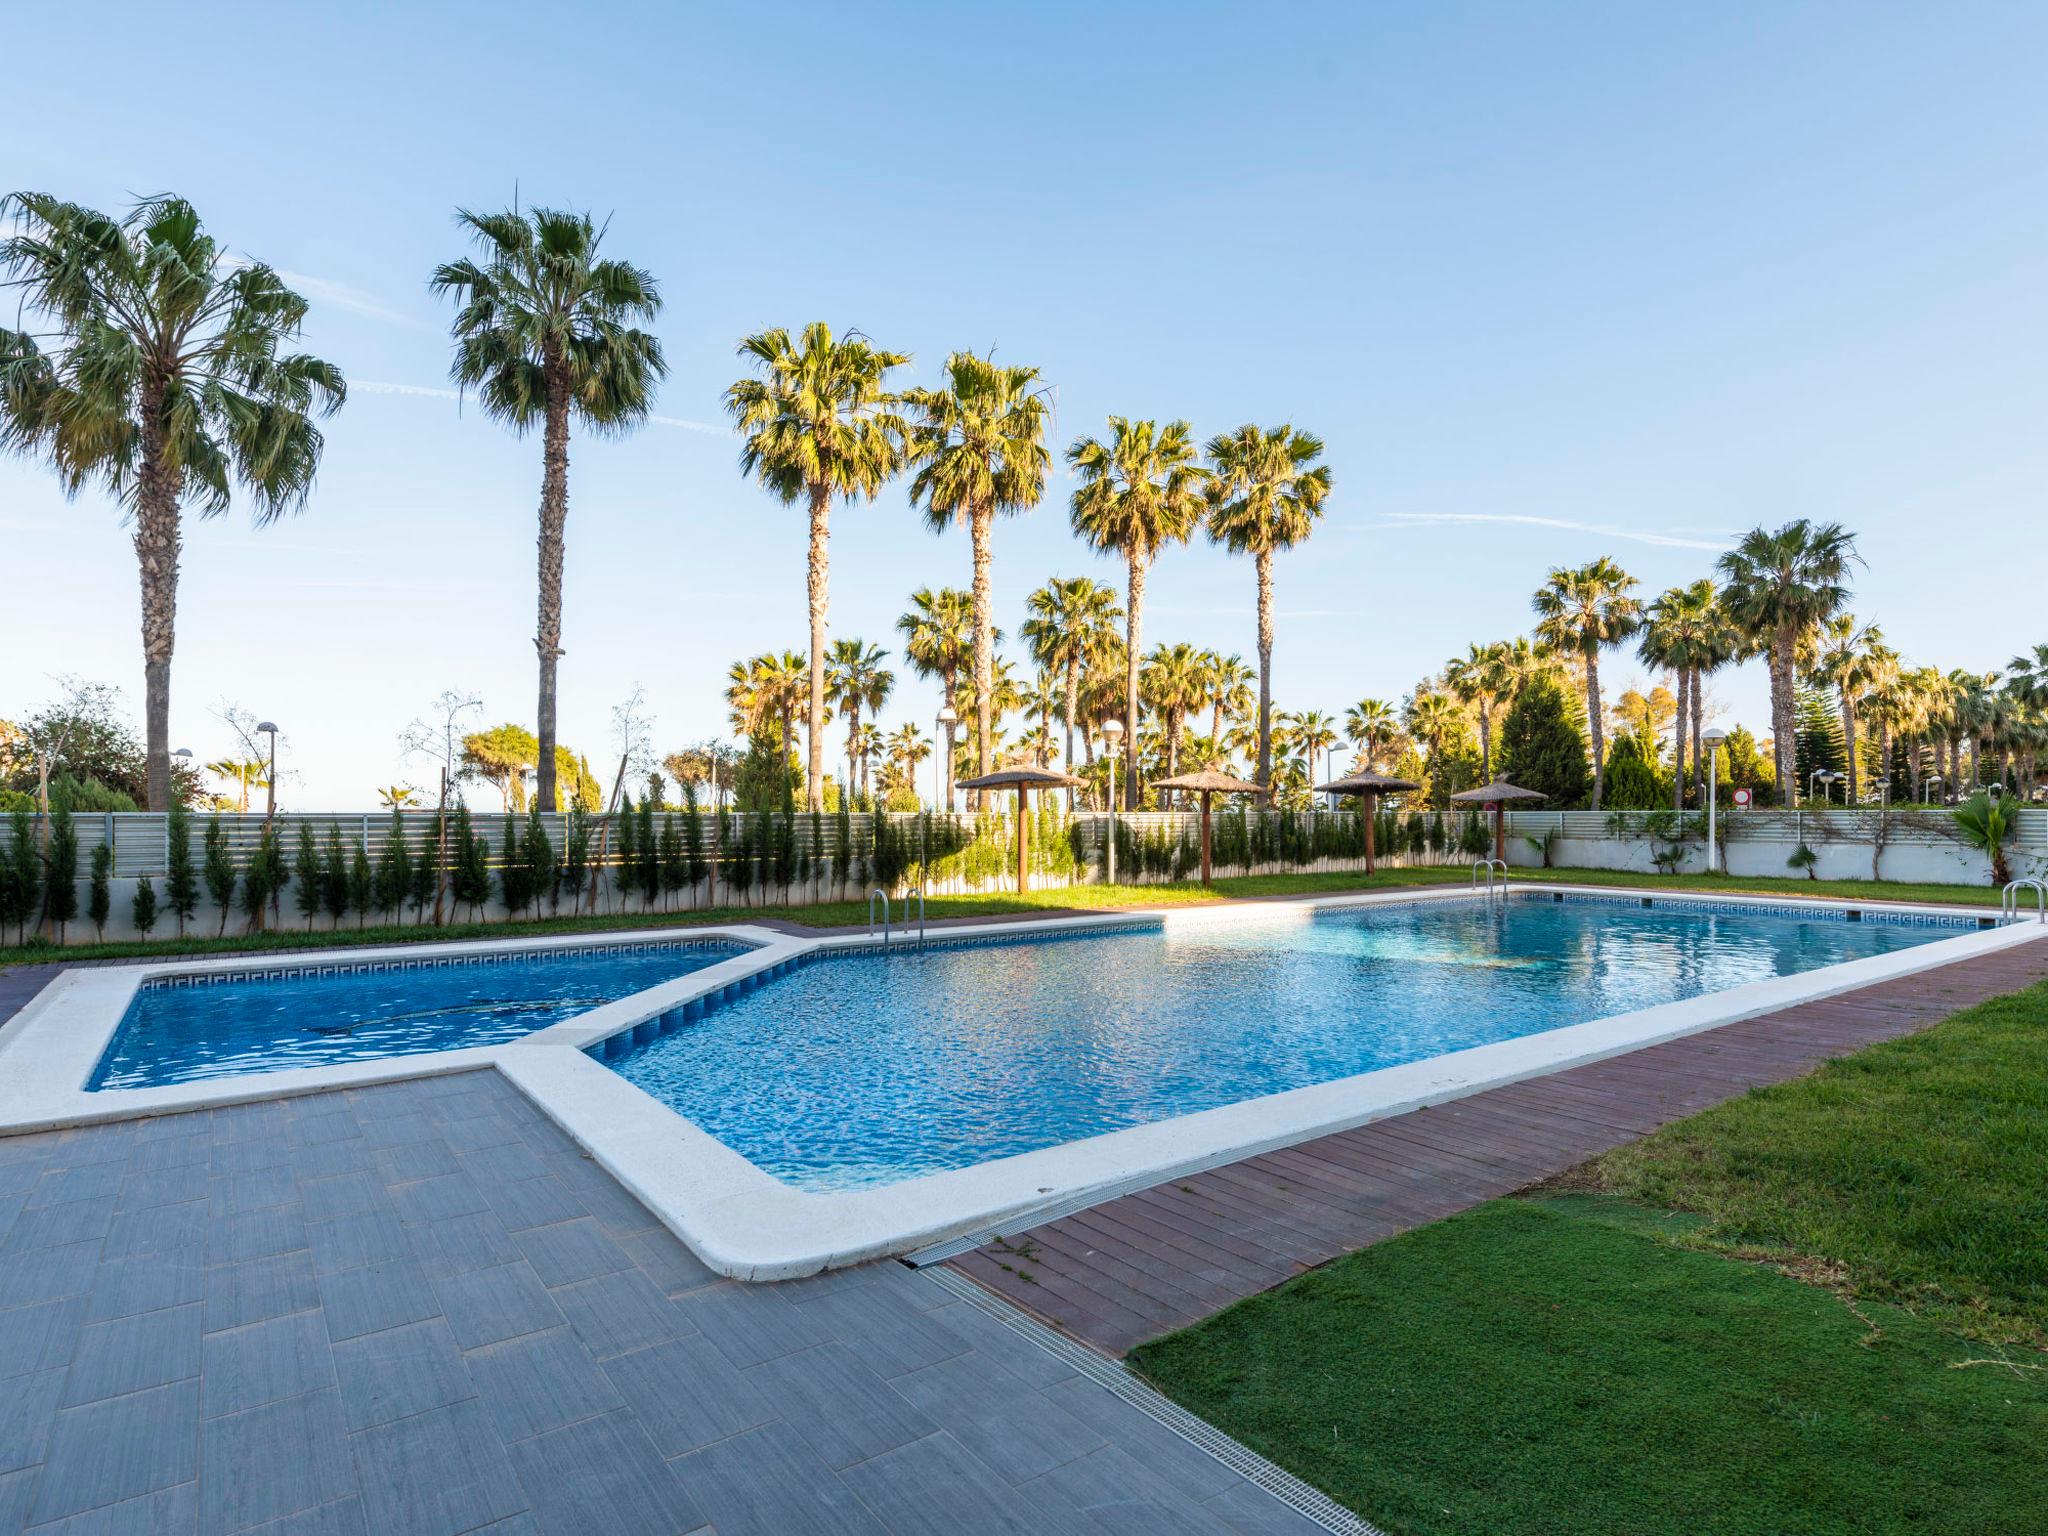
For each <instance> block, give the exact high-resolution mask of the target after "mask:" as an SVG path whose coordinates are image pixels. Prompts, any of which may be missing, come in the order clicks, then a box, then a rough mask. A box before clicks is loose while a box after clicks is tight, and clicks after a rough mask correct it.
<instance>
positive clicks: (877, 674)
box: [825, 639, 896, 803]
mask: <svg viewBox="0 0 2048 1536" xmlns="http://www.w3.org/2000/svg"><path fill="white" fill-rule="evenodd" d="M888 658H889V653H888V652H887V651H885V650H883V649H882V648H881V647H880V646H879V645H869V644H868V643H867V642H866V641H865V640H854V639H845V640H834V641H833V642H832V645H831V648H830V649H829V650H828V651H826V653H825V693H826V697H827V698H828V699H829V700H830V701H831V703H832V706H833V708H835V709H837V710H838V711H839V714H840V717H841V718H842V719H844V720H845V721H846V785H845V791H846V798H847V799H848V801H849V803H850V802H851V799H852V796H853V781H854V773H855V770H856V769H857V768H858V766H859V762H860V758H859V755H858V754H859V747H860V738H861V723H860V717H861V711H862V710H866V711H867V712H868V714H869V715H871V716H872V715H875V714H878V713H880V711H881V708H882V706H883V705H884V704H886V703H888V702H889V694H890V692H891V691H892V690H893V689H894V688H895V686H896V674H895V673H894V672H891V671H890V670H889V669H888V668H887V667H885V666H883V665H882V663H883V662H884V661H886V660H888Z"/></svg>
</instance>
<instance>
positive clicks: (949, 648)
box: [896, 587, 974, 811]
mask: <svg viewBox="0 0 2048 1536" xmlns="http://www.w3.org/2000/svg"><path fill="white" fill-rule="evenodd" d="M896 632H897V633H898V634H900V635H902V636H903V659H904V660H906V661H908V662H909V663H910V667H911V670H912V671H914V672H915V673H917V675H918V676H919V677H935V678H937V679H938V680H939V689H940V694H941V697H943V698H944V699H945V701H946V702H947V703H948V704H952V705H954V707H955V709H956V710H957V708H958V705H957V704H956V703H955V700H954V695H955V694H956V693H957V691H958V687H957V685H958V682H959V677H960V663H961V662H962V661H964V660H965V659H966V658H967V657H968V656H969V655H971V654H972V652H973V647H974V599H973V597H972V596H970V595H969V594H968V593H965V592H962V591H961V590H960V589H959V588H958V587H939V588H937V589H936V590H934V589H933V588H931V587H919V588H918V589H917V590H916V591H915V592H913V593H911V594H910V611H909V612H908V613H906V614H904V615H903V616H902V617H901V618H899V619H898V620H897V621H896ZM948 735H949V738H950V732H949V733H948ZM947 745H948V747H949V748H950V746H951V741H950V739H949V740H948V743H947ZM953 798H954V797H953V755H952V753H951V751H950V750H949V751H948V752H947V754H946V809H947V810H948V811H950V810H952V809H953Z"/></svg>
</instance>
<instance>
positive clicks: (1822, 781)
mask: <svg viewBox="0 0 2048 1536" xmlns="http://www.w3.org/2000/svg"><path fill="white" fill-rule="evenodd" d="M1840 777H1841V775H1840V774H1839V773H1836V772H1835V771H1834V770H1833V769H1832V768H1816V769H1814V770H1813V772H1811V773H1809V774H1808V775H1807V776H1806V792H1807V794H1808V795H1809V796H1811V795H1812V793H1813V786H1814V784H1815V783H1816V782H1817V783H1818V784H1819V785H1820V803H1821V804H1822V805H1824V806H1825V805H1828V804H1830V803H1831V802H1832V801H1833V799H1834V795H1833V792H1832V791H1831V790H1829V788H1828V786H1829V785H1830V784H1832V783H1834V782H1835V780H1836V779H1839V778H1840Z"/></svg>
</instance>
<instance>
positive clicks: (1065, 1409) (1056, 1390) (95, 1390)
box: [0, 1073, 1306, 1536]
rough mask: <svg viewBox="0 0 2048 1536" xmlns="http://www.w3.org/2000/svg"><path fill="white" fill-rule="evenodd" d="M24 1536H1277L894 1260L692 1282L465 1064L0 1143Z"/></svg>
mask: <svg viewBox="0 0 2048 1536" xmlns="http://www.w3.org/2000/svg"><path fill="white" fill-rule="evenodd" d="M1148 1522H1149V1523H1148ZM31 1529H33V1530H34V1531H35V1533H36V1536H46V1533H64V1536H88V1533H97V1536H128V1533H130V1532H137V1533H144V1536H200V1533H209V1536H211V1533H221V1536H230V1533H234V1536H240V1533H255V1532H263V1533H267V1536H370V1533H375V1536H412V1533H416V1532H417V1533H427V1536H432V1533H442V1532H445V1533H448V1536H456V1533H460V1532H471V1531H490V1532H495V1533H497V1536H540V1533H547V1536H558V1533H562V1532H582V1531H591V1532H597V1533H599V1536H640V1533H643V1532H655V1533H660V1532H673V1533H676V1536H682V1533H685V1532H696V1531H707V1532H708V1531H712V1530H715V1531H716V1532H717V1533H718V1536H800V1533H802V1532H806V1531H819V1532H831V1533H833V1536H861V1533H878V1532H898V1533H911V1532H916V1533H925V1532H941V1531H972V1532H1005V1531H1025V1530H1028V1531H1031V1532H1033V1533H1034V1536H1053V1533H1060V1532H1067V1531H1075V1532H1086V1533H1090V1536H1101V1533H1102V1532H1106V1531H1117V1530H1165V1529H1172V1530H1175V1531H1176V1532H1179V1531H1185V1532H1187V1533H1190V1536H1193V1533H1200V1532H1204V1531H1208V1532H1217V1531H1235V1532H1239V1533H1241V1536H1260V1533H1267V1532H1274V1533H1289V1532H1293V1533H1299V1532H1300V1531H1302V1530H1304V1529H1306V1527H1305V1526H1304V1525H1303V1523H1302V1522H1301V1521H1300V1518H1299V1517H1298V1516H1296V1515H1294V1513H1293V1512H1292V1511H1291V1510H1288V1509H1287V1508H1286V1507H1285V1506H1283V1505H1281V1504H1280V1503H1279V1502H1278V1501H1276V1500H1274V1499H1272V1498H1271V1497H1270V1496H1269V1495H1267V1494H1265V1493H1264V1492H1262V1491H1261V1490H1259V1489H1258V1488H1256V1487H1254V1486H1253V1485H1252V1484H1250V1483H1248V1482H1246V1481H1245V1480H1244V1479H1242V1478H1240V1477H1238V1476H1237V1475H1236V1474H1235V1473H1233V1472H1231V1471H1229V1470H1228V1469H1226V1468H1225V1467H1223V1466H1222V1465H1221V1464H1220V1463H1218V1462H1216V1461H1214V1460H1212V1459H1211V1458H1209V1457H1207V1456H1205V1455H1204V1454H1202V1453H1201V1452H1200V1451H1197V1450H1195V1449H1194V1448H1193V1447H1191V1446H1189V1445H1188V1444H1187V1442H1185V1441H1182V1440H1180V1439H1178V1438H1177V1437H1175V1436H1173V1435H1171V1434H1168V1433H1167V1432H1166V1431H1164V1430H1162V1429H1161V1428H1160V1427H1159V1426H1157V1425H1156V1424H1154V1423H1153V1421H1151V1420H1149V1419H1146V1418H1144V1417H1143V1416H1142V1415H1141V1414H1139V1413H1138V1412H1137V1411H1136V1410H1134V1409H1132V1408H1130V1407H1128V1406H1127V1405H1126V1404H1124V1403H1123V1402H1121V1401H1120V1400H1118V1399H1117V1398H1115V1397H1113V1396H1112V1395H1110V1394H1109V1393H1108V1392H1106V1391H1104V1390H1103V1389H1101V1388H1099V1387H1097V1386H1096V1385H1095V1384H1094V1383H1093V1382H1091V1381H1089V1380H1087V1379H1086V1378H1085V1377H1083V1376H1080V1375H1078V1374H1076V1373H1075V1372H1074V1370H1073V1369H1072V1368H1071V1367H1069V1366H1067V1365H1065V1364H1064V1363H1062V1362H1061V1361H1060V1360H1058V1359H1057V1358H1055V1357H1054V1356H1052V1355H1050V1354H1047V1353H1046V1352H1044V1351H1043V1350H1041V1349H1039V1348H1038V1346H1037V1345H1035V1344H1033V1343H1032V1342H1031V1341H1030V1340H1028V1339H1027V1338H1025V1337H1023V1336H1022V1335H1020V1334H1018V1333H1016V1332H1014V1331H1013V1330H1011V1329H1009V1328H1007V1327H1005V1326H1004V1325H1003V1324H1002V1323H1001V1322H1000V1321H998V1320H996V1319H995V1318H993V1317H991V1316H989V1315H987V1314H986V1313H983V1312H981V1311H979V1310H978V1309H976V1308H974V1307H971V1306H967V1305H964V1304H962V1303H961V1302H960V1301H959V1300H958V1299H957V1298H956V1297H955V1296H954V1295H952V1294H951V1293H949V1292H948V1291H946V1290H945V1289H944V1288H943V1287H941V1286H940V1285H938V1284H937V1283H935V1282H934V1281H932V1280H931V1279H930V1278H928V1277H924V1276H920V1275H917V1274H915V1273H914V1272H912V1271H910V1270H907V1269H904V1268H903V1267H902V1266H900V1265H896V1264H881V1265H870V1266H866V1267H864V1268H862V1269H859V1270H852V1271H847V1272H843V1273H835V1274H831V1275H822V1276H815V1277H812V1278H811V1279H808V1280H803V1281H795V1282H791V1283H789V1284H786V1285H773V1286H770V1285H740V1284H736V1283H734V1282H732V1281H730V1280H724V1279H720V1278H719V1277H717V1276H715V1275H714V1274H712V1273H711V1272H710V1271H709V1270H708V1269H706V1268H705V1267H704V1265H703V1264H702V1263H700V1262H699V1261H698V1260H697V1258H696V1257H695V1256H694V1255H693V1254H691V1253H690V1251H689V1250H688V1249H687V1248H686V1247H684V1246H683V1245H682V1244H681V1243H680V1242H678V1241H677V1240H676V1239H675V1238H674V1237H673V1236H672V1235H671V1234H670V1233H668V1232H667V1231H666V1230H665V1229H663V1228H661V1227H660V1226H659V1224H658V1223H656V1222H655V1220H654V1218H653V1217H652V1216H651V1215H650V1214H649V1213H648V1212H647V1211H646V1209H645V1208H644V1207H642V1206H641V1205H639V1204H638V1202H636V1201H635V1200H633V1199H632V1198H631V1197H630V1196H629V1195H628V1194H627V1193H626V1192H625V1191H624V1190H623V1189H621V1188H620V1187H619V1186H618V1185H617V1184H616V1183H615V1182H614V1181H612V1180H611V1179H610V1178H609V1176H608V1175H606V1174H605V1173H604V1172H603V1171H602V1170H601V1169H599V1168H598V1167H597V1166H596V1165H595V1164H594V1163H593V1162H592V1161H591V1160H590V1159H588V1158H587V1157H584V1156H583V1155H582V1153H581V1152H580V1151H579V1150H578V1149H577V1148H576V1147H575V1145H574V1144H573V1143H571V1142H570V1141H569V1140H568V1139H567V1138H566V1137H564V1136H563V1135H562V1134H561V1133H560V1132H559V1131H558V1130H556V1129H555V1128H554V1127H553V1126H552V1125H550V1124H549V1123H548V1122H547V1121H546V1120H545V1119H544V1118H543V1117H542V1116H541V1115H540V1114H539V1112H538V1111H537V1110H535V1109H534V1108H533V1107H532V1106H531V1105H530V1104H528V1103H527V1102H526V1101H525V1100H524V1099H523V1098H522V1097H520V1095H519V1094H518V1093H517V1092H516V1091H515V1090H513V1089H512V1088H511V1087H510V1086H509V1085H508V1084H506V1083H504V1082H503V1081H502V1080H500V1079H498V1078H497V1077H496V1076H495V1075H493V1074H489V1073H468V1074H463V1075H460V1076H450V1077H444V1078H435V1079H421V1080H415V1081H413V1082H407V1083H396V1084H388V1085H384V1086H381V1087H376V1088H366V1089H360V1090H352V1091H349V1092H346V1093H329V1094H320V1095H312V1096H308V1097H305V1098H302V1099H296V1100H285V1101H272V1102H269V1103H262V1104H254V1105H237V1106H233V1107H229V1108H223V1109H219V1110H213V1111H200V1112H195V1113H191V1114H184V1115H175V1116H165V1117H161V1118H158V1119H153V1120H146V1121H139V1122H126V1123H123V1124H119V1125H114V1126H101V1127H89V1128H84V1129H80V1130H75V1131H67V1132H63V1133H61V1134H43V1135H35V1136H19V1137H0V1536H7V1533H11V1532H16V1531H26V1530H31Z"/></svg>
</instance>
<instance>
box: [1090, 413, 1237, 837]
mask: <svg viewBox="0 0 2048 1536" xmlns="http://www.w3.org/2000/svg"><path fill="white" fill-rule="evenodd" d="M1067 463H1068V464H1069V465H1070V466H1071V467H1072V468H1073V470H1074V471H1075V476H1076V478H1077V479H1078V481H1079V482H1080V483H1079V485H1078V486H1077V487H1076V489H1075V491H1074V493H1073V496H1072V498H1071V501H1070V504H1069V517H1070V519H1071V521H1072V523H1073V527H1074V532H1076V533H1077V534H1079V535H1080V536H1081V537H1082V539H1084V540H1085V541H1086V542H1087V543H1088V545H1089V546H1090V547H1091V548H1093V549H1097V550H1100V551H1103V552H1104V553H1110V554H1119V555H1122V556H1123V558H1124V567H1125V573H1126V578H1127V581H1126V590H1125V602H1124V742H1125V746H1126V748H1127V754H1128V755H1127V769H1128V772H1127V774H1126V777H1125V787H1124V799H1123V803H1124V804H1125V805H1126V806H1137V805H1139V804H1142V791H1141V789H1140V787H1139V782H1140V772H1141V770H1140V767H1139V763H1138V755H1139V754H1138V703H1139V695H1138V671H1139V668H1140V666H1141V665H1142V662H1143V656H1144V646H1143V638H1144V627H1145V572H1146V569H1147V568H1148V567H1149V566H1150V565H1151V563H1152V561H1153V559H1154V558H1155V557H1156V556H1157V555H1158V553H1159V551H1161V550H1162V549H1165V548H1167V547H1168V546H1169V545H1173V544H1185V543H1186V542H1187V541H1188V538H1189V536H1190V535H1192V534H1193V533H1194V531H1195V525H1196V523H1197V522H1198V521H1199V520H1200V518H1201V515H1202V504H1203V503H1202V488H1203V486H1204V485H1206V484H1207V482H1208V478H1209V477H1208V472H1207V471H1206V470H1204V469H1203V468H1202V467H1201V466H1200V465H1199V464H1197V463H1196V462H1195V443H1194V437H1193V434H1192V433H1191V431H1190V430H1189V427H1188V424H1187V423H1186V422H1185V421H1171V422H1168V423H1167V424H1166V426H1165V428H1164V429H1161V428H1160V426H1159V424H1158V423H1157V422H1152V421H1130V420H1127V419H1126V418H1124V417H1121V416H1112V417H1110V418H1109V441H1108V442H1107V443H1104V442H1101V441H1099V440H1097V439H1095V438H1092V437H1084V438H1082V439H1080V440H1079V441H1077V442H1076V443H1074V445H1073V446H1072V447H1070V448H1068V449H1067Z"/></svg>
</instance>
